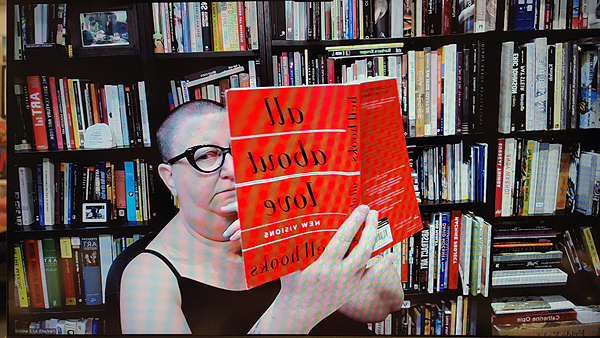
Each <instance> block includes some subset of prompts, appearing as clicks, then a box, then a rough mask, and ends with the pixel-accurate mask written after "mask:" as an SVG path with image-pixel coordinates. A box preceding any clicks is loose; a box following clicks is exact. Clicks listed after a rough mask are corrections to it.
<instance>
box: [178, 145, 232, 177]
mask: <svg viewBox="0 0 600 338" xmlns="http://www.w3.org/2000/svg"><path fill="white" fill-rule="evenodd" d="M205 147H213V148H217V149H219V150H221V152H222V153H223V157H222V158H221V164H220V165H219V166H218V167H217V168H216V169H214V170H210V171H207V170H203V169H200V167H198V164H197V163H196V159H194V154H195V153H196V151H197V150H198V149H201V148H205ZM227 154H230V155H231V156H233V155H232V154H231V147H229V148H225V147H221V146H218V145H215V144H199V145H196V146H193V147H189V148H187V149H186V150H185V151H184V152H182V153H181V154H179V155H177V156H175V157H173V158H171V159H170V160H168V161H167V163H168V164H170V165H173V164H175V163H176V162H178V161H179V160H181V159H182V158H186V159H187V161H188V162H189V164H190V165H191V166H192V168H194V169H196V170H198V171H199V172H201V173H205V174H210V173H214V172H215V171H217V170H219V169H221V168H222V167H223V164H225V157H226V156H227Z"/></svg>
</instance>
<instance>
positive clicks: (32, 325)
mask: <svg viewBox="0 0 600 338" xmlns="http://www.w3.org/2000/svg"><path fill="white" fill-rule="evenodd" d="M103 326H104V320H102V319H100V318H72V319H58V318H51V319H46V320H41V321H37V322H26V321H19V320H17V321H16V322H15V333H16V334H19V335H20V334H23V335H59V334H60V335H62V334H93V335H96V334H102V333H103V331H102V327H103Z"/></svg>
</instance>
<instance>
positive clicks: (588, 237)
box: [581, 227, 600, 276]
mask: <svg viewBox="0 0 600 338" xmlns="http://www.w3.org/2000/svg"><path fill="white" fill-rule="evenodd" d="M581 231H582V233H583V239H584V245H585V248H586V249H587V250H588V252H589V253H590V257H591V259H592V264H593V265H594V272H595V273H596V276H600V258H599V257H598V250H596V244H594V238H593V237H592V230H591V229H590V227H585V228H583V229H581Z"/></svg>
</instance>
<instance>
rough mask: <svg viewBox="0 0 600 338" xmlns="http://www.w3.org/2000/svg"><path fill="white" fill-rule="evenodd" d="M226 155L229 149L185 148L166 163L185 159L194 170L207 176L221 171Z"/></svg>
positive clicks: (217, 147) (209, 145) (207, 145)
mask: <svg viewBox="0 0 600 338" xmlns="http://www.w3.org/2000/svg"><path fill="white" fill-rule="evenodd" d="M227 153H229V154H231V148H223V147H220V146H216V145H213V144H202V145H197V146H193V147H189V148H187V149H186V150H185V151H184V152H183V153H181V154H179V155H177V156H175V157H173V158H172V159H170V160H168V161H167V163H168V164H174V163H175V162H177V161H179V160H181V159H182V158H184V157H185V158H186V159H187V160H188V162H189V163H190V165H191V166H192V167H193V168H194V169H196V170H198V171H199V172H202V173H207V174H208V173H212V172H215V171H217V170H219V169H221V167H222V166H223V163H225V155H227Z"/></svg>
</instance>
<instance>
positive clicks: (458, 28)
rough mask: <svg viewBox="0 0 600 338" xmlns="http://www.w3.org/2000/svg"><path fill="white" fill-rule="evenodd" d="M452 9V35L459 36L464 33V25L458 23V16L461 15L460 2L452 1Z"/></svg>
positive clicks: (457, 0)
mask: <svg viewBox="0 0 600 338" xmlns="http://www.w3.org/2000/svg"><path fill="white" fill-rule="evenodd" d="M451 1H452V4H451V6H452V8H451V9H450V10H451V18H450V31H451V32H452V34H459V33H462V32H463V25H461V24H460V23H459V22H458V15H459V14H460V7H459V2H460V1H459V0H451Z"/></svg>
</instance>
